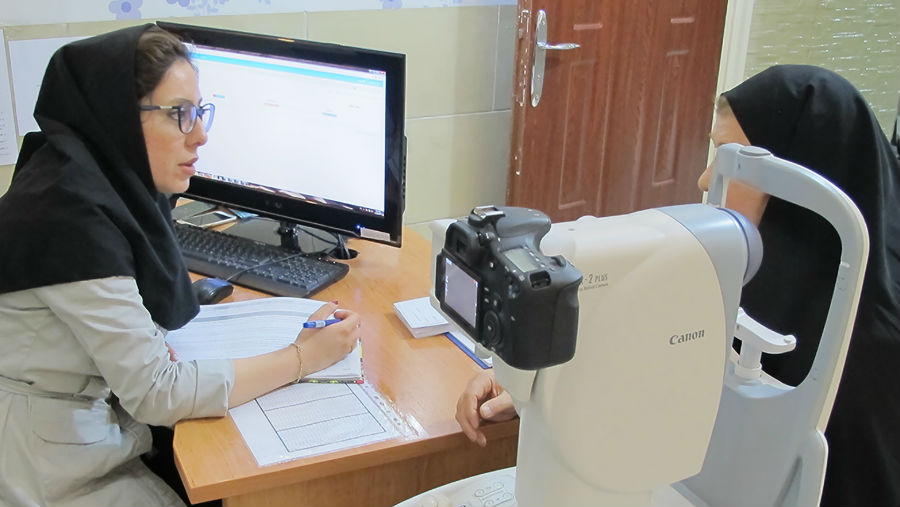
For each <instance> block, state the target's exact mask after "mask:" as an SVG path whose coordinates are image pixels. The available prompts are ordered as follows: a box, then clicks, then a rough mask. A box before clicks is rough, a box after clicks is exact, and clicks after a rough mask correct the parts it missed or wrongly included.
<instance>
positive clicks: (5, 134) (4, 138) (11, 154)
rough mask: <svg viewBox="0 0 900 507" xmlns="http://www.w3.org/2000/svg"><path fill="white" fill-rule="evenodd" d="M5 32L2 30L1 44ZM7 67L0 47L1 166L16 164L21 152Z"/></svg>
mask: <svg viewBox="0 0 900 507" xmlns="http://www.w3.org/2000/svg"><path fill="white" fill-rule="evenodd" d="M4 40H5V39H4V38H3V30H0V43H2V42H3V41H4ZM7 68H8V67H7V66H6V51H4V48H3V47H2V46H0V165H11V164H15V163H16V158H18V156H19V150H18V147H17V145H16V127H15V121H16V120H15V117H14V116H13V103H12V92H11V88H10V84H9V71H8V70H7Z"/></svg>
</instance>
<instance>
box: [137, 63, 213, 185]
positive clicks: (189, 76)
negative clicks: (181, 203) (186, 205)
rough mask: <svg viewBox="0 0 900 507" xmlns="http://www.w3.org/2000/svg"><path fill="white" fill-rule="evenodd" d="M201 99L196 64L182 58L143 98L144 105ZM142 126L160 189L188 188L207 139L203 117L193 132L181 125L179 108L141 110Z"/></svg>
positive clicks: (178, 103)
mask: <svg viewBox="0 0 900 507" xmlns="http://www.w3.org/2000/svg"><path fill="white" fill-rule="evenodd" d="M200 99H201V97H200V85H199V83H198V81H197V73H196V71H195V70H194V67H193V66H191V64H190V63H189V62H188V61H187V60H184V59H180V58H179V59H178V60H176V61H175V63H173V64H172V66H171V67H169V70H168V71H167V72H166V74H165V76H163V79H162V81H160V83H159V86H157V87H156V89H154V90H153V91H152V92H151V93H150V94H149V95H148V96H147V97H144V99H143V100H141V105H154V106H177V105H180V104H184V103H186V102H192V103H193V104H194V105H199V104H200ZM141 126H142V127H143V130H144V141H145V142H146V144H147V156H148V158H149V159H150V173H151V174H152V175H153V184H154V185H155V186H156V190H158V191H159V192H162V193H166V194H177V193H181V192H184V191H185V190H187V188H188V184H189V183H190V178H191V176H193V174H194V163H195V162H197V148H199V147H200V146H203V145H204V144H206V140H207V137H206V131H205V130H204V128H203V124H202V122H201V121H200V119H199V118H198V119H197V122H196V123H195V125H194V129H193V130H191V133H190V134H183V133H182V132H181V130H180V129H179V128H178V112H177V111H175V110H154V111H141Z"/></svg>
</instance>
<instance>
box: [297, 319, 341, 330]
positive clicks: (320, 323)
mask: <svg viewBox="0 0 900 507" xmlns="http://www.w3.org/2000/svg"><path fill="white" fill-rule="evenodd" d="M340 321H341V319H328V320H308V321H306V322H304V323H303V327H304V328H311V327H325V326H330V325H332V324H335V323H337V322H340Z"/></svg>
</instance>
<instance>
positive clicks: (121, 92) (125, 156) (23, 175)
mask: <svg viewBox="0 0 900 507" xmlns="http://www.w3.org/2000/svg"><path fill="white" fill-rule="evenodd" d="M149 26H150V25H145V26H139V27H132V28H126V29H123V30H118V31H115V32H111V33H108V34H105V35H101V36H98V37H92V38H89V39H84V40H81V41H78V42H74V43H71V44H69V45H66V46H64V47H62V48H60V49H59V51H57V52H56V53H55V54H54V55H53V57H52V59H51V60H50V63H49V65H48V67H47V71H46V73H45V75H44V81H43V83H42V85H41V90H40V94H39V97H38V101H37V105H36V106H35V111H34V116H35V119H36V120H37V123H38V125H39V126H40V128H41V131H40V132H34V133H29V134H28V135H27V136H26V137H25V140H24V142H23V146H22V150H21V151H20V154H19V159H18V161H17V163H16V169H15V172H14V173H13V179H12V183H11V185H10V188H9V190H8V191H7V193H6V194H5V195H4V196H3V197H2V198H0V293H7V292H13V291H18V290H23V289H30V288H36V287H43V286H47V285H53V284H59V283H66V282H74V281H80V280H90V279H95V278H103V277H110V276H131V277H134V278H135V279H136V280H137V285H138V288H139V289H140V294H141V297H142V298H143V304H144V306H145V307H146V308H147V309H148V310H149V312H150V314H151V315H152V317H153V319H154V321H156V322H157V323H158V324H160V325H162V326H163V327H165V328H167V329H174V328H178V327H180V326H182V325H183V324H184V323H186V322H187V321H188V320H190V319H191V318H192V317H193V316H194V315H196V314H197V311H198V305H197V301H196V299H195V298H194V296H193V294H192V292H191V289H190V279H189V277H188V274H187V270H186V268H185V266H184V262H183V260H182V258H181V254H180V252H179V249H178V246H177V243H176V241H175V238H174V234H173V231H172V227H171V225H170V224H171V216H170V214H169V204H168V199H167V197H166V196H165V195H163V194H160V193H159V192H157V191H156V189H155V187H154V185H153V179H152V176H151V173H150V165H149V161H148V158H147V150H146V147H145V144H144V137H143V132H142V130H141V123H140V116H139V112H138V107H137V104H138V102H137V101H138V97H136V96H135V94H136V92H135V82H134V80H135V77H134V61H135V57H134V52H135V48H136V45H137V41H138V38H139V37H140V35H141V34H142V33H143V32H144V30H146V29H147V27H149Z"/></svg>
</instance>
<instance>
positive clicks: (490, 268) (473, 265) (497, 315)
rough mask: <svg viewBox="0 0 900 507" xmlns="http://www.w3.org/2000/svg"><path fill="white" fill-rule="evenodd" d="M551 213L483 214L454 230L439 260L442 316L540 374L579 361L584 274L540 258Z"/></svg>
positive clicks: (559, 259)
mask: <svg viewBox="0 0 900 507" xmlns="http://www.w3.org/2000/svg"><path fill="white" fill-rule="evenodd" d="M549 230H550V219H549V217H547V215H545V214H544V213H541V212H540V211H536V210H533V209H528V208H519V207H495V206H481V207H477V208H474V209H473V210H472V212H471V213H470V214H469V217H468V219H467V220H458V221H456V222H454V223H452V224H450V226H449V227H448V228H447V233H446V236H445V241H444V248H443V249H442V250H441V252H440V253H439V254H438V256H437V262H436V266H435V267H436V270H435V295H436V296H437V299H438V301H439V302H440V305H441V309H442V310H443V311H444V312H445V313H446V314H447V315H448V316H450V318H451V319H453V321H454V322H456V323H457V324H458V325H459V326H461V327H462V328H463V329H464V330H465V331H466V332H467V333H468V334H469V335H470V336H471V337H472V338H473V339H475V340H476V341H477V342H478V343H480V344H481V345H482V346H484V347H485V348H487V349H489V350H491V351H493V352H494V353H495V354H497V355H498V356H499V357H500V359H502V360H503V361H504V362H505V363H506V364H508V365H510V366H512V367H514V368H519V369H523V370H536V369H539V368H545V367H548V366H553V365H556V364H561V363H564V362H566V361H568V360H570V359H572V357H573V356H574V355H575V339H576V336H577V333H578V287H579V285H580V283H581V279H582V277H581V272H580V271H579V270H578V269H577V268H575V266H573V265H572V264H571V263H569V262H568V261H567V260H566V259H565V258H564V257H563V256H561V255H558V256H554V257H548V256H545V255H543V254H542V253H541V250H540V241H541V238H543V237H544V235H545V234H547V232H548V231H549Z"/></svg>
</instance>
